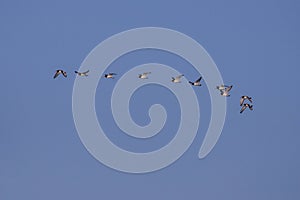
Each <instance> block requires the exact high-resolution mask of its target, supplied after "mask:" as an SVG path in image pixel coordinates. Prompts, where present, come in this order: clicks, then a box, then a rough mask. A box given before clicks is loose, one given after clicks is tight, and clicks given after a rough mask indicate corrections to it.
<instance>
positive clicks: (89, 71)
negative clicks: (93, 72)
mask: <svg viewBox="0 0 300 200" xmlns="http://www.w3.org/2000/svg"><path fill="white" fill-rule="evenodd" d="M89 72H90V70H87V71H85V72H82V74H87V73H89Z"/></svg>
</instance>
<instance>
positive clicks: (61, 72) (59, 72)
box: [53, 69, 67, 78]
mask: <svg viewBox="0 0 300 200" xmlns="http://www.w3.org/2000/svg"><path fill="white" fill-rule="evenodd" d="M60 74H62V75H63V76H64V77H67V72H65V71H63V70H62V69H58V70H56V72H55V74H54V77H53V78H56V77H58V75H60Z"/></svg>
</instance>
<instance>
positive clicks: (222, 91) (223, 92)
mask: <svg viewBox="0 0 300 200" xmlns="http://www.w3.org/2000/svg"><path fill="white" fill-rule="evenodd" d="M232 87H233V86H232V85H231V86H229V87H226V88H225V89H224V90H220V91H221V95H222V96H224V97H229V96H230V94H229V91H230V90H231V89H232Z"/></svg>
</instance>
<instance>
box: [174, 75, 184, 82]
mask: <svg viewBox="0 0 300 200" xmlns="http://www.w3.org/2000/svg"><path fill="white" fill-rule="evenodd" d="M183 76H184V75H183V74H181V75H179V76H177V77H175V78H174V77H172V82H173V83H180V82H181V81H180V79H181V77H183Z"/></svg>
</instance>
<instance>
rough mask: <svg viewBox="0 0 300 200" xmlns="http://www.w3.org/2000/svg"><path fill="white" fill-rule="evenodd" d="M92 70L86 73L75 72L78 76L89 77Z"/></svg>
mask: <svg viewBox="0 0 300 200" xmlns="http://www.w3.org/2000/svg"><path fill="white" fill-rule="evenodd" d="M89 71H90V70H87V71H85V72H78V71H75V74H78V76H88V73H89Z"/></svg>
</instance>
